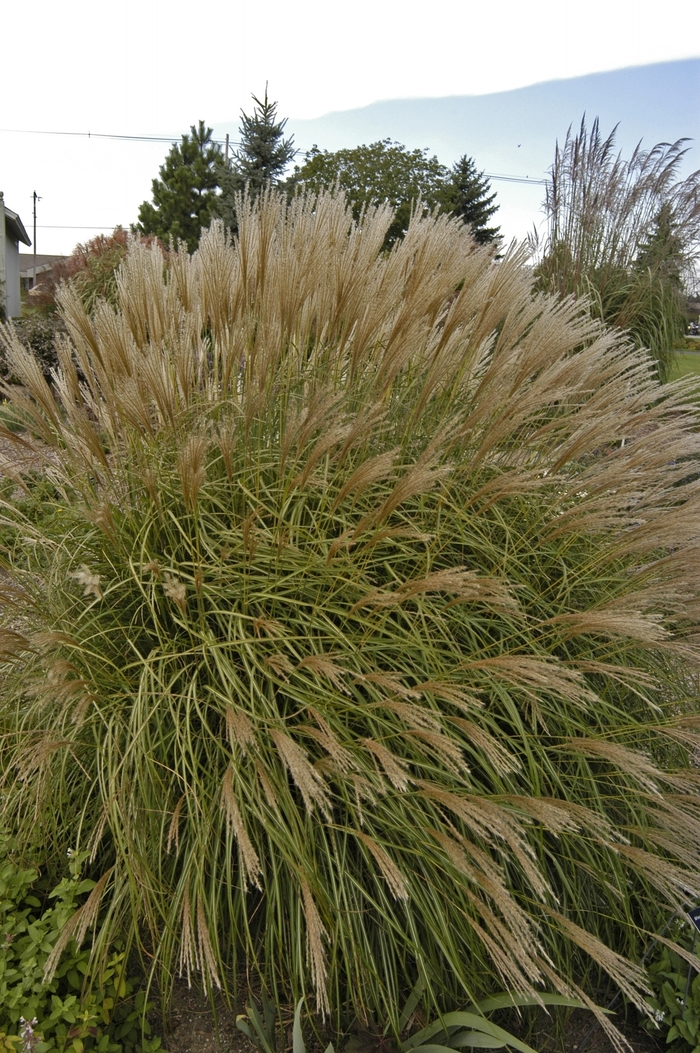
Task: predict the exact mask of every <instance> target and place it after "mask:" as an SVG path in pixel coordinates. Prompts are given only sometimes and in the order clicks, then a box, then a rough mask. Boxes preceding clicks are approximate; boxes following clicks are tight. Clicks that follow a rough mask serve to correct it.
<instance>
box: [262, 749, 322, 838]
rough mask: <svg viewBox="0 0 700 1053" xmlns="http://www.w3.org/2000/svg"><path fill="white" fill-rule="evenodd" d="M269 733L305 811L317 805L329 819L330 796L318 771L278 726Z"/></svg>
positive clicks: (310, 810)
mask: <svg viewBox="0 0 700 1053" xmlns="http://www.w3.org/2000/svg"><path fill="white" fill-rule="evenodd" d="M270 735H271V737H272V741H273V742H274V744H275V746H276V747H277V752H278V754H279V756H280V759H281V760H282V761H283V763H284V766H285V768H286V769H287V771H288V772H289V774H290V775H291V777H292V779H293V780H294V783H295V784H296V786H297V787H298V789H299V791H300V793H301V796H302V798H303V800H304V804H305V806H306V809H307V811H308V812H313V810H314V806H317V807H318V808H319V810H320V811H321V812H322V814H323V815H324V816H325V817H326V818H327V819H330V814H331V808H330V798H329V795H328V790H327V788H326V784H325V782H324V780H323V778H322V777H321V775H319V773H318V771H317V770H316V769H315V768H314V767H313V766H312V765H311V764H309V761H308V759H307V757H306V754H305V752H304V750H303V749H302V748H301V746H299V745H298V744H297V743H296V742H295V741H294V739H293V738H291V737H290V736H289V735H287V734H285V732H283V731H280V730H279V729H278V728H272V729H271V731H270Z"/></svg>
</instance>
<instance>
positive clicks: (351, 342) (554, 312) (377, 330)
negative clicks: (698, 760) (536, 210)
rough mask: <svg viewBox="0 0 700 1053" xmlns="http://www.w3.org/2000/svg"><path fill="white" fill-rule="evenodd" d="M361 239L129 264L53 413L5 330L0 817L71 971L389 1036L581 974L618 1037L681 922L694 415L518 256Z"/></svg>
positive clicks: (309, 204)
mask: <svg viewBox="0 0 700 1053" xmlns="http://www.w3.org/2000/svg"><path fill="white" fill-rule="evenodd" d="M391 219H392V216H391V212H390V211H389V210H388V209H386V208H376V209H370V210H368V211H367V212H366V213H365V214H364V215H363V216H362V217H361V220H360V222H359V223H356V222H354V221H353V219H352V215H351V213H350V212H349V210H348V209H347V208H346V207H345V205H344V203H343V201H342V199H339V198H332V197H330V196H320V197H319V198H318V199H316V200H313V199H311V200H304V199H297V200H295V201H294V202H293V203H292V204H291V205H287V204H286V203H285V202H284V201H283V200H282V199H281V198H280V197H277V196H275V195H274V194H268V195H264V196H263V197H262V198H261V199H259V201H258V202H257V204H255V205H248V206H247V207H244V206H243V205H242V207H241V210H240V217H239V222H240V227H239V236H238V238H237V240H236V241H235V243H230V241H228V240H227V238H226V236H225V233H224V231H223V229H222V228H221V227H220V226H217V225H216V224H215V225H214V226H213V227H212V228H211V230H210V231H209V232H208V233H205V234H204V236H203V237H202V240H201V244H200V248H199V250H198V251H197V252H196V253H195V254H194V255H193V256H188V255H187V253H186V252H184V251H181V252H180V254H179V255H174V254H173V255H172V256H171V258H170V263H169V267H168V269H167V270H166V271H164V266H163V259H162V256H161V253H160V251H159V250H158V249H156V248H152V247H151V248H149V247H147V246H144V245H141V244H138V243H135V244H134V245H132V246H131V248H130V251H129V255H128V257H127V259H126V261H125V263H124V265H123V267H122V269H121V271H120V274H119V277H118V281H117V296H116V304H115V306H114V307H113V306H110V305H108V304H102V305H99V306H98V307H97V308H96V309H95V310H94V311H93V312H92V314H91V315H90V314H88V313H87V312H86V310H85V308H84V306H83V305H82V303H81V300H80V298H79V296H78V295H76V293H75V292H73V291H71V289H70V288H64V290H63V292H62V293H61V308H62V311H63V315H64V317H65V320H66V325H67V327H68V331H69V334H70V339H65V340H64V341H63V342H62V344H61V346H60V348H59V358H60V369H59V370H58V372H57V374H56V377H55V383H54V387H53V389H52V388H51V387H49V385H48V384H47V383H46V380H45V379H44V376H43V374H42V373H41V370H40V368H39V367H38V366H37V365H36V364H35V362H34V360H33V359H32V357H31V355H29V354H28V353H27V352H26V351H25V350H24V349H23V348H22V346H21V345H20V344H19V342H18V341H17V340H15V339H13V337H12V333H11V330H9V329H8V330H6V332H5V340H6V342H7V344H8V348H7V355H8V358H9V360H10V361H11V363H12V369H13V373H14V375H16V376H18V377H20V378H21V380H22V387H19V388H18V387H12V388H10V387H8V388H7V389H6V394H7V397H8V398H9V399H11V400H12V403H13V406H14V412H15V413H16V414H18V415H19V416H20V417H21V418H22V419H23V421H24V423H25V425H26V432H25V433H24V434H23V435H22V436H18V435H16V434H14V433H10V432H7V433H6V434H5V438H6V439H7V440H8V441H13V442H15V443H16V444H19V445H20V446H24V445H25V444H29V446H30V447H31V451H32V456H33V458H34V459H36V458H43V461H44V463H45V465H46V472H47V473H48V475H49V478H50V479H51V480H52V482H53V483H54V485H55V486H56V487H57V489H58V491H59V492H60V493H61V495H62V498H61V503H60V514H58V513H57V514H55V515H53V516H51V517H47V518H46V519H45V520H43V521H41V522H40V523H39V525H36V524H34V523H32V522H30V521H28V520H23V519H22V516H21V512H20V511H18V507H20V508H21V505H19V506H18V505H17V504H16V503H10V502H6V503H5V506H4V521H5V529H6V531H7V530H12V531H14V536H15V542H14V545H13V546H12V550H11V553H10V557H9V561H10V573H11V582H12V585H11V587H10V585H8V586H7V588H6V590H5V601H4V602H5V607H6V611H7V619H6V621H7V625H6V630H5V633H4V637H3V651H4V655H5V661H6V676H5V681H4V684H3V693H2V696H1V698H2V705H1V709H0V721H1V732H2V773H3V786H2V794H3V796H2V802H3V817H4V820H5V821H6V822H8V823H9V824H10V826H11V828H12V829H13V831H14V832H15V834H16V836H17V837H18V839H19V840H20V842H21V843H27V844H29V843H35V842H37V841H38V842H39V843H40V845H41V847H42V850H43V852H44V853H45V854H48V855H50V853H51V852H54V853H56V854H59V855H60V854H61V853H65V850H66V848H67V847H68V846H69V845H75V843H76V840H77V841H78V842H79V847H80V848H81V849H88V850H89V851H90V852H91V853H92V859H93V865H94V868H95V876H96V877H97V878H99V880H98V883H97V885H96V887H95V889H94V890H93V893H91V895H90V897H89V899H88V901H87V903H86V904H85V906H84V908H82V911H81V912H79V913H78V914H77V915H76V916H75V918H74V920H73V922H72V924H71V927H69V929H68V930H66V936H65V939H68V938H69V937H70V935H71V933H73V934H78V935H83V936H84V935H85V934H86V933H87V932H88V931H89V930H90V927H91V925H93V924H94V922H95V921H96V919H97V918H98V917H99V919H100V926H99V929H98V931H97V932H96V935H95V954H96V956H97V957H98V958H99V954H100V952H101V951H105V949H106V948H107V947H108V945H109V941H110V938H111V937H112V935H113V934H114V933H116V932H119V933H124V932H126V933H127V935H128V936H129V938H130V940H131V941H134V942H135V943H136V944H137V945H139V946H140V947H141V948H142V950H143V952H144V953H145V954H146V955H151V956H152V961H153V963H154V966H155V967H156V968H157V969H160V970H162V973H163V975H164V976H166V977H167V976H168V975H171V974H172V972H173V971H175V970H178V969H179V970H181V971H183V972H184V973H186V974H191V975H196V976H199V977H201V978H202V980H203V981H204V983H205V985H207V986H211V985H217V984H222V985H227V984H230V983H231V977H232V976H233V977H235V976H236V975H237V974H239V972H240V970H241V969H242V968H244V967H245V968H247V969H248V970H250V972H252V973H256V972H257V973H259V974H260V975H261V976H262V978H263V980H264V982H265V983H266V984H267V985H268V987H269V988H271V989H273V988H274V989H276V992H277V994H278V995H279V994H284V995H286V996H288V997H289V996H291V997H294V998H298V997H301V996H302V995H303V994H307V995H312V996H313V997H315V1001H316V1005H317V1007H318V1009H319V1010H320V1011H321V1012H322V1013H327V1012H329V1011H330V1012H331V1013H333V1014H336V1013H337V1012H339V1011H340V1009H341V1008H342V1007H344V1006H345V1007H350V1008H351V1009H353V1010H355V1011H356V1012H357V1013H358V1014H359V1015H360V1016H361V1017H362V1018H364V1019H367V1018H369V1017H370V1016H371V1015H372V1014H380V1015H381V1016H382V1018H383V1019H390V1020H391V1021H392V1022H393V1023H394V1024H395V1025H396V1024H397V1022H398V1021H397V1020H396V1016H397V1013H398V1010H397V1006H398V1005H399V1004H400V1002H401V1000H402V998H401V996H402V994H405V992H406V991H407V990H410V989H411V987H413V985H414V984H415V982H416V981H417V979H418V978H419V977H422V980H423V989H424V991H425V994H424V1000H425V1003H426V1008H427V1009H429V1010H431V1011H432V1010H434V1009H435V1008H436V1007H437V1008H439V1007H443V1008H445V1007H448V1008H449V1007H450V1005H454V1004H455V1002H457V1001H458V1002H461V1003H462V1004H463V1003H464V1002H465V1001H467V1000H472V999H473V998H476V997H479V996H482V995H483V994H488V993H491V992H492V991H493V990H494V989H501V988H502V987H503V986H506V987H507V988H508V989H509V990H510V991H511V992H513V993H514V994H515V995H522V996H528V995H531V994H532V992H533V991H536V990H538V989H542V988H543V987H546V988H548V989H550V990H552V989H553V990H555V991H557V992H559V993H560V994H562V995H571V994H572V993H573V992H575V991H576V990H577V985H579V984H580V983H583V982H584V981H585V974H586V969H587V965H586V963H587V962H588V963H591V962H592V963H593V967H594V968H595V969H598V968H599V969H602V970H603V971H605V972H607V973H608V974H609V975H610V976H611V977H612V979H613V980H614V982H615V983H616V984H617V985H619V986H620V987H621V988H622V989H623V990H624V991H625V993H626V994H627V995H628V996H629V997H630V998H632V999H633V1000H634V1001H635V1002H636V1003H637V1004H640V1005H641V1004H643V1003H644V999H645V991H646V990H647V988H646V983H645V978H644V974H643V971H642V970H641V969H640V968H638V967H637V966H635V965H634V964H632V961H633V959H634V957H635V956H636V955H637V954H638V948H639V942H640V939H643V938H644V930H645V928H647V927H653V926H655V925H656V924H657V922H658V918H659V916H660V915H662V914H663V913H664V911H666V910H667V909H668V910H671V909H672V908H673V906H675V905H676V904H678V903H680V902H683V901H684V900H685V899H686V898H687V897H688V896H689V895H693V896H694V895H697V894H698V893H700V887H699V885H700V882H699V879H698V874H699V873H700V824H699V821H698V814H697V800H698V798H697V793H698V788H699V786H700V779H699V778H698V773H697V771H696V769H694V768H693V767H692V765H691V763H690V761H691V758H692V753H693V751H694V750H695V748H696V743H697V731H698V724H699V723H700V718H699V717H698V715H697V706H696V699H695V695H694V692H695V683H696V680H695V676H696V672H695V671H696V658H697V645H696V632H697V616H698V586H699V582H700V578H699V577H698V570H699V562H698V555H699V553H698V547H697V538H698V523H699V522H700V519H699V517H698V516H699V512H700V495H699V484H698V482H697V481H695V480H694V477H693V471H694V466H693V464H692V463H691V462H693V461H694V460H695V459H696V458H697V455H698V437H697V434H696V430H695V429H696V427H697V416H696V411H695V409H694V406H693V403H692V400H691V398H690V397H689V395H688V389H687V388H685V387H683V386H682V384H681V385H675V386H669V387H666V388H661V387H660V386H659V385H658V382H657V380H656V379H655V373H654V367H653V363H652V361H651V359H649V358H648V357H646V356H645V355H640V354H639V352H637V351H635V350H634V349H633V348H632V347H631V346H630V345H629V344H628V343H626V342H625V341H624V340H622V339H620V337H619V336H616V335H614V334H611V333H610V332H608V331H606V330H604V329H603V328H602V326H601V325H600V324H599V323H598V322H595V321H592V320H591V319H590V317H589V316H587V315H586V314H585V312H584V311H583V310H582V309H581V308H580V307H577V306H576V305H575V304H572V303H571V302H564V303H561V302H557V301H555V300H554V299H552V298H547V297H545V296H542V295H533V291H532V286H531V281H530V279H529V278H528V276H527V270H526V268H525V266H524V262H525V261H524V257H523V256H522V254H519V253H517V252H516V253H514V254H511V255H509V256H507V257H506V258H505V259H504V260H503V261H502V262H500V263H499V264H495V263H494V262H493V259H492V255H491V254H490V251H489V250H488V249H479V248H477V247H476V246H475V245H474V243H473V242H472V241H471V239H470V237H469V234H468V232H467V231H466V230H465V229H463V228H461V227H460V225H459V224H457V223H455V222H454V221H451V220H449V219H447V218H446V217H440V218H418V217H415V218H414V222H413V223H412V225H411V227H410V230H409V231H408V233H407V236H406V237H405V239H404V240H403V241H401V242H400V243H397V244H396V245H395V246H394V247H393V249H392V251H391V252H390V253H389V254H385V253H382V252H381V247H382V244H383V242H384V238H385V235H386V231H387V228H388V226H389V224H390V223H391ZM32 436H33V437H32ZM32 463H36V460H34V461H33V462H32ZM3 470H4V471H6V472H11V471H14V472H15V478H16V481H17V484H18V485H20V486H25V487H28V488H30V487H31V485H32V484H31V480H30V478H29V476H27V475H26V474H25V475H23V474H22V473H21V472H20V471H19V470H18V469H17V467H16V465H14V464H13V463H9V462H8V463H7V464H6V465H5V466H4V469H3ZM666 905H668V906H666ZM59 949H60V948H59Z"/></svg>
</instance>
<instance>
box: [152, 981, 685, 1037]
mask: <svg viewBox="0 0 700 1053" xmlns="http://www.w3.org/2000/svg"><path fill="white" fill-rule="evenodd" d="M172 1006H173V1008H172V1011H171V1016H170V1020H169V1022H168V1024H167V1026H166V1027H165V1028H164V1029H163V1031H162V1032H161V1034H162V1037H163V1048H164V1049H165V1050H167V1051H168V1053H255V1048H254V1047H253V1046H252V1044H251V1043H250V1042H249V1041H248V1039H247V1038H246V1037H245V1035H243V1034H242V1032H241V1031H239V1030H238V1028H237V1027H236V1014H235V1012H233V1011H231V1010H230V1009H228V1008H227V1007H226V1005H225V1004H224V1002H223V1000H222V999H218V1000H217V1002H216V1007H215V1011H213V1010H212V1008H211V1006H210V1005H209V1003H208V1002H207V1001H206V999H204V998H203V997H202V995H201V994H200V993H199V992H198V991H196V990H195V989H194V988H188V987H187V985H186V984H185V983H184V982H179V983H178V984H176V987H175V992H174V996H173V1002H172ZM636 1016H637V1015H636V1013H635V1011H634V1010H630V1011H629V1013H628V1015H627V1019H625V1016H624V1013H617V1014H616V1015H615V1016H614V1017H612V1020H613V1022H614V1024H615V1026H616V1027H617V1028H618V1029H619V1030H620V1031H621V1032H622V1033H623V1035H624V1036H625V1038H626V1039H627V1041H628V1042H629V1044H630V1048H631V1049H632V1051H633V1053H664V1050H665V1049H666V1045H665V1042H664V1039H663V1036H662V1035H661V1033H659V1037H658V1038H656V1037H654V1036H653V1035H650V1034H649V1033H648V1032H647V1031H645V1030H644V1029H642V1028H641V1027H639V1025H638V1023H637V1019H636ZM594 1025H595V1019H594V1017H593V1016H592V1015H591V1014H590V1013H587V1012H585V1011H583V1010H576V1011H575V1012H573V1013H572V1014H571V1016H570V1017H569V1018H568V1020H567V1023H566V1029H565V1034H564V1035H563V1036H558V1035H556V1034H555V1033H554V1031H553V1029H548V1028H547V1027H546V1026H545V1027H543V1028H542V1030H540V1031H539V1032H538V1033H537V1034H535V1035H529V1036H527V1038H526V1041H527V1042H528V1043H529V1044H530V1045H531V1046H532V1047H533V1049H536V1050H537V1051H538V1053H615V1049H614V1046H613V1044H612V1043H611V1041H610V1039H609V1038H608V1037H607V1035H606V1034H605V1032H604V1031H603V1030H602V1028H600V1027H594ZM511 1026H512V1025H511ZM592 1028H593V1030H591V1029H592ZM513 1030H515V1028H513ZM288 1038H289V1039H290V1040H291V1035H289V1036H288ZM309 1038H310V1041H309V1043H308V1044H309V1053H319V1051H320V1050H321V1047H320V1046H319V1050H318V1051H317V1050H315V1048H314V1047H315V1044H314V1042H313V1040H312V1039H311V1036H309ZM290 1046H291V1042H290ZM323 1048H325V1046H324V1047H323ZM336 1053H343V1050H342V1047H341V1048H339V1049H338V1050H336Z"/></svg>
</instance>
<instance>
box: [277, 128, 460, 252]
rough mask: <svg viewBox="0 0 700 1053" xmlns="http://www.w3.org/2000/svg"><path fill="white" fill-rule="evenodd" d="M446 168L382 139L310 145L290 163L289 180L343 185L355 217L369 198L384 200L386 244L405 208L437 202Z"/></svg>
mask: <svg viewBox="0 0 700 1053" xmlns="http://www.w3.org/2000/svg"><path fill="white" fill-rule="evenodd" d="M448 175H449V173H448V170H447V169H446V168H445V166H444V165H442V164H440V162H439V161H438V159H437V157H434V156H433V157H430V156H429V155H428V151H427V150H409V149H408V148H407V147H405V146H402V145H401V143H396V142H393V141H392V140H391V139H384V140H382V141H380V142H376V143H371V144H370V145H369V146H365V145H363V146H356V147H354V148H353V149H345V150H336V151H335V152H332V153H331V152H330V151H328V150H320V149H319V148H318V146H314V147H313V148H312V149H311V150H310V151H309V152H308V153H307V154H306V156H305V159H304V163H303V165H301V166H300V167H297V168H296V169H295V173H294V176H293V180H292V181H291V182H292V183H293V185H295V186H298V187H300V188H302V189H304V190H310V191H314V192H318V191H321V190H325V189H330V188H332V187H338V188H339V189H341V190H344V191H345V193H346V194H347V196H348V200H349V201H350V202H351V204H352V208H353V213H354V215H355V217H356V218H357V217H358V216H359V214H360V212H361V211H362V209H363V208H365V207H366V206H367V205H369V204H370V203H376V202H380V203H382V202H387V203H388V204H389V205H391V207H392V209H394V212H395V215H394V219H393V220H392V223H391V226H390V227H389V230H388V232H387V236H386V242H385V244H386V246H387V247H388V246H390V245H393V243H394V242H395V241H396V240H397V239H398V238H400V237H402V236H403V234H404V233H405V232H406V230H407V228H408V223H409V220H410V218H411V212H412V210H413V209H414V208H415V207H416V205H417V203H418V202H419V201H420V202H421V204H422V206H423V209H424V210H432V209H434V208H439V207H440V205H441V203H442V192H443V188H444V184H445V181H446V180H447V178H448Z"/></svg>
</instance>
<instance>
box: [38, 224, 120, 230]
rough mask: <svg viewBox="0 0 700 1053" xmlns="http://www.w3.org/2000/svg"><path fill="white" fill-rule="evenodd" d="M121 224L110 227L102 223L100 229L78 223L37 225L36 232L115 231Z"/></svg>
mask: <svg viewBox="0 0 700 1053" xmlns="http://www.w3.org/2000/svg"><path fill="white" fill-rule="evenodd" d="M123 226H124V224H123V223H114V224H113V225H112V226H111V227H110V225H109V223H103V224H102V226H101V227H86V226H81V225H80V224H79V223H75V224H74V223H37V225H36V229H37V230H116V228H117V227H123Z"/></svg>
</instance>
